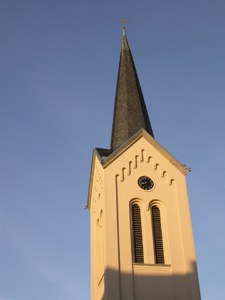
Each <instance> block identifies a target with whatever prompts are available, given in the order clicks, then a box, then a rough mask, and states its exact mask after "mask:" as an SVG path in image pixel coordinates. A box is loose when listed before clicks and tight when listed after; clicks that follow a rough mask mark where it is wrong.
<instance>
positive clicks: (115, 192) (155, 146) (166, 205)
mask: <svg viewBox="0 0 225 300" xmlns="http://www.w3.org/2000/svg"><path fill="white" fill-rule="evenodd" d="M187 172H188V170H187V168H186V167H185V166H184V165H182V164H181V163H179V162H178V161H177V160H176V159H175V158H174V157H173V156H172V155H171V154H170V153H169V152H167V150H165V149H164V148H163V147H162V146H161V145H160V144H159V143H158V142H157V141H156V140H155V139H154V135H153V131H152V127H151V123H150V121H149V117H148V113H147V109H146V106H145V102H144V98H143V95H142V91H141V87H140V83H139V80H138V76H137V72H136V68H135V65H134V61H133V58H132V54H131V50H130V47H129V44H128V41H127V37H126V32H125V28H123V36H122V46H121V52H120V62H119V71H118V79H117V87H116V96H115V107H114V117H113V126H112V135H111V146H110V149H99V148H96V149H94V151H93V157H92V166H91V174H90V184H89V194H88V203H87V207H88V209H89V210H90V235H91V300H147V299H151V300H200V291H199V284H198V275H197V268H196V256H195V249H194V241H193V234H192V226H191V219H190V212H189V205H188V197H187V191H186V182H185V175H186V173H187Z"/></svg>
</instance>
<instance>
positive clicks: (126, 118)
mask: <svg viewBox="0 0 225 300" xmlns="http://www.w3.org/2000/svg"><path fill="white" fill-rule="evenodd" d="M141 128H144V129H145V130H146V131H147V132H148V133H149V134H150V135H151V136H152V137H154V135H153V131H152V127H151V124H150V121H149V117H148V112H147V109H146V105H145V101H144V97H143V94H142V91H141V86H140V83H139V80H138V76H137V72H136V68H135V65H134V61H133V57H132V54H131V50H130V47H129V44H128V41H127V37H126V30H125V26H124V25H123V36H122V46H121V51H120V62H119V70H118V77H117V87H116V96H115V106H114V117H113V126H112V135H111V150H112V151H114V150H115V149H116V148H118V147H119V146H121V145H122V144H123V143H124V142H126V141H127V140H128V139H129V138H130V137H132V136H133V135H134V134H135V133H136V132H137V131H139V130H140V129H141Z"/></svg>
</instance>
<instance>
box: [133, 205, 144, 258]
mask: <svg viewBox="0 0 225 300" xmlns="http://www.w3.org/2000/svg"><path fill="white" fill-rule="evenodd" d="M132 228H133V248H134V262H136V263H143V262H144V253H143V240H142V226H141V211H140V207H139V205H138V204H136V203H135V204H133V205H132Z"/></svg>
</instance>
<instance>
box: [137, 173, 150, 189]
mask: <svg viewBox="0 0 225 300" xmlns="http://www.w3.org/2000/svg"><path fill="white" fill-rule="evenodd" d="M138 185H139V186H140V188H141V189H143V190H151V189H152V188H153V186H154V182H153V181H152V180H151V178H149V177H147V176H141V177H139V178H138Z"/></svg>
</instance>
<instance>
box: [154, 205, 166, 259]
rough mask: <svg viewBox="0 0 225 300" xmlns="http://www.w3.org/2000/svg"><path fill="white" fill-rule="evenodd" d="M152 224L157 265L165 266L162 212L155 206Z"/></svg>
mask: <svg viewBox="0 0 225 300" xmlns="http://www.w3.org/2000/svg"><path fill="white" fill-rule="evenodd" d="M152 224H153V236H154V247H155V262H156V264H164V250H163V237H162V228H161V217H160V210H159V208H158V207H157V206H155V205H154V206H153V207H152Z"/></svg>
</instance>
